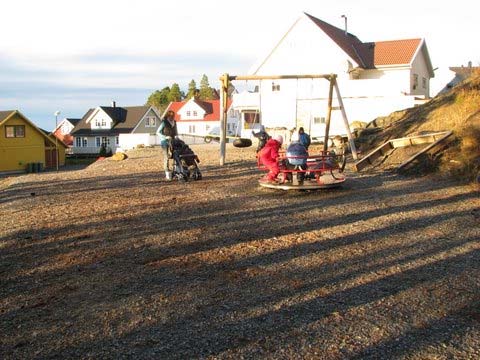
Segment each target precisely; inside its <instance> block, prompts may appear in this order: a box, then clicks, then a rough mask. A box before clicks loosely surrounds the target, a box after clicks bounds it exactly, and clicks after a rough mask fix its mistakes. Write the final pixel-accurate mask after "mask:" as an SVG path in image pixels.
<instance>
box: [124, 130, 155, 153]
mask: <svg viewBox="0 0 480 360" xmlns="http://www.w3.org/2000/svg"><path fill="white" fill-rule="evenodd" d="M156 143H157V137H156V135H151V134H145V133H138V134H120V135H119V147H120V148H121V149H122V150H130V149H135V148H136V147H137V146H138V145H143V146H153V145H156Z"/></svg>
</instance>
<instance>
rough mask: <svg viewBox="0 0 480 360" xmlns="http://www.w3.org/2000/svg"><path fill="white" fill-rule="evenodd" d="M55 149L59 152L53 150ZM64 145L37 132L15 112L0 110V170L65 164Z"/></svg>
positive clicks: (36, 129)
mask: <svg viewBox="0 0 480 360" xmlns="http://www.w3.org/2000/svg"><path fill="white" fill-rule="evenodd" d="M56 149H58V150H56ZM65 149H66V145H65V144H64V143H63V142H61V141H60V140H58V141H56V140H55V139H54V138H53V136H52V137H50V136H49V134H48V133H45V132H44V131H42V130H41V129H39V128H38V127H37V126H35V124H33V123H32V122H31V121H30V120H28V119H27V118H26V117H25V116H24V115H23V114H22V113H21V112H19V111H18V110H10V111H0V171H19V170H27V168H28V164H31V163H36V164H38V163H41V164H42V168H56V166H57V154H58V166H63V165H65Z"/></svg>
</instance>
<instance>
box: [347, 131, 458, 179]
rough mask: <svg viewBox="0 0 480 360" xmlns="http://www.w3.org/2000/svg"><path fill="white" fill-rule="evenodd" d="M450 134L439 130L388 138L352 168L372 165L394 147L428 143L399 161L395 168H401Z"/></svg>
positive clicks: (441, 142)
mask: <svg viewBox="0 0 480 360" xmlns="http://www.w3.org/2000/svg"><path fill="white" fill-rule="evenodd" d="M452 134H453V132H452V131H441V132H435V133H429V134H425V135H417V136H410V137H404V138H398V139H392V140H389V141H387V142H385V143H383V144H382V145H380V146H379V147H377V148H376V149H374V150H373V151H371V152H370V153H369V154H367V155H366V156H365V157H363V158H362V159H361V160H359V161H357V162H356V163H355V164H354V168H355V170H356V171H361V170H362V169H364V168H365V167H367V166H369V165H373V164H374V163H375V161H376V160H377V159H378V158H380V157H384V156H386V155H388V153H389V152H390V151H391V150H393V149H395V148H399V147H405V146H412V145H421V144H430V145H428V146H427V147H425V148H423V149H422V150H421V151H419V152H418V153H416V154H414V155H413V156H411V157H410V158H408V159H407V160H405V161H404V162H403V163H401V164H400V165H399V166H398V167H397V170H401V169H402V168H404V167H405V166H407V165H408V164H410V163H411V162H412V161H414V160H415V159H416V158H418V157H419V156H420V155H422V154H425V153H427V152H429V151H430V150H431V149H433V148H435V147H437V146H438V145H439V144H443V143H445V142H446V139H448V138H449V137H450V136H451V135H452Z"/></svg>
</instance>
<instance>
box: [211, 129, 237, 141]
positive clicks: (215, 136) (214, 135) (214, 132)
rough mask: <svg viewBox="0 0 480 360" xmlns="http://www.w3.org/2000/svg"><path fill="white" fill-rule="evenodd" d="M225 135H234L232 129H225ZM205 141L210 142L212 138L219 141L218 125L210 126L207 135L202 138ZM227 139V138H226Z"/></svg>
mask: <svg viewBox="0 0 480 360" xmlns="http://www.w3.org/2000/svg"><path fill="white" fill-rule="evenodd" d="M227 136H235V134H234V133H233V131H230V130H227ZM203 140H204V141H205V142H206V143H210V142H212V140H215V141H220V127H218V126H215V127H214V128H212V129H211V130H210V131H209V132H208V134H207V135H205V137H204V138H203ZM227 140H228V139H227Z"/></svg>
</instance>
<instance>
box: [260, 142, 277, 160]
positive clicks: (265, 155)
mask: <svg viewBox="0 0 480 360" xmlns="http://www.w3.org/2000/svg"><path fill="white" fill-rule="evenodd" d="M280 146H281V145H280V143H279V142H278V141H277V140H274V139H270V140H268V141H267V143H266V144H265V146H264V148H263V149H262V150H260V152H259V153H258V159H259V161H260V163H262V164H264V165H267V164H271V163H273V162H275V163H276V162H277V159H278V150H279V149H280Z"/></svg>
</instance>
